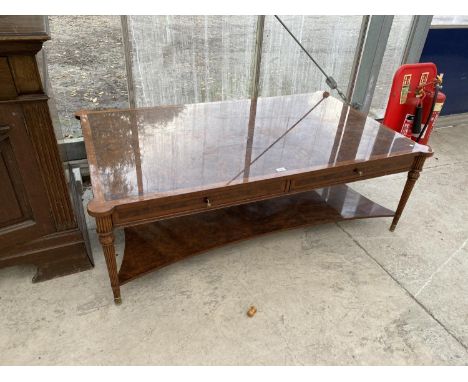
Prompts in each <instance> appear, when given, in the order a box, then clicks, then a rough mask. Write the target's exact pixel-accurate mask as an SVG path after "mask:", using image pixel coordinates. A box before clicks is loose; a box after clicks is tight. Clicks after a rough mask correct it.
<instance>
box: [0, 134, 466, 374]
mask: <svg viewBox="0 0 468 382" xmlns="http://www.w3.org/2000/svg"><path fill="white" fill-rule="evenodd" d="M432 146H433V148H434V150H435V152H436V155H435V156H434V157H433V158H431V159H430V160H429V161H428V162H426V167H425V169H424V171H423V173H422V176H421V177H420V180H419V181H418V183H417V185H416V187H415V189H414V191H413V194H412V198H411V199H410V201H409V204H408V206H407V208H406V210H405V213H404V215H403V217H402V219H401V221H400V223H399V226H398V227H397V230H396V232H394V233H391V232H389V231H388V227H389V224H390V219H388V218H381V219H373V220H362V221H349V222H344V223H340V224H329V225H324V226H319V227H313V228H307V229H297V230H293V231H289V232H283V233H279V234H272V235H269V236H265V237H262V238H258V239H254V240H250V241H247V242H243V243H240V244H235V245H229V246H227V247H225V248H222V249H218V250H214V251H211V252H209V253H207V254H204V255H200V256H198V257H194V258H192V259H188V260H185V261H182V262H179V263H177V264H175V265H172V266H170V267H167V268H165V269H162V270H160V271H158V272H155V273H152V274H149V275H147V276H145V277H142V278H140V279H138V280H136V281H134V282H132V283H129V284H128V285H125V286H124V287H123V288H122V294H123V301H124V302H123V304H122V305H121V306H115V305H114V303H113V300H112V297H111V290H110V287H109V282H108V277H107V272H106V269H105V264H104V260H103V257H102V255H101V249H100V247H99V245H97V239H96V236H95V234H94V233H93V231H92V230H91V231H90V232H91V240H92V243H93V251H94V256H95V260H96V267H95V269H93V270H91V271H87V272H83V273H79V274H75V275H71V276H67V277H62V278H58V279H55V280H51V281H48V282H44V283H40V284H32V283H31V277H32V275H33V273H34V271H33V269H31V268H24V267H23V268H20V267H13V268H9V269H3V270H0V307H1V308H0V312H1V313H0V363H1V364H4V365H6V364H15V365H25V364H34V365H38V364H39V365H43V364H51V365H57V364H66V365H69V364H77V365H81V364H98V365H103V364H129V365H142V364H157V365H167V364H179V365H186V364H189V365H198V364H205V365H213V364H218V365H219V364H222V365H240V364H242V365H251V364H258V365H263V364H274V365H277V364H279V365H296V364H299V365H304V364H312V365H316V364H337V365H355V364H366V365H367V364H371V365H375V364H377V365H387V364H390V365H394V364H398V365H414V364H418V365H422V364H424V365H426V364H428V365H434V364H435V365H441V364H443V365H452V364H464V365H466V364H468V351H467V347H468V282H467V280H468V256H467V255H468V253H467V252H468V244H467V243H468V219H467V217H468V197H467V191H466V189H467V188H468V177H467V175H468V170H467V164H468V159H467V158H468V148H467V147H468V126H466V125H465V126H456V127H451V128H446V129H440V130H437V131H436V132H435V133H434V134H433V137H432ZM405 178H406V175H404V174H398V175H395V176H389V177H386V178H381V179H375V180H370V181H366V182H361V183H355V184H354V186H353V187H354V188H355V189H357V190H359V191H361V192H362V193H364V194H365V195H367V196H369V197H371V198H373V199H375V200H376V201H378V202H380V203H382V204H383V205H385V206H387V207H390V208H395V207H396V204H397V201H398V198H399V195H400V192H401V190H402V188H403V184H404V181H405ZM118 237H119V240H118V252H119V253H122V239H123V237H122V235H121V234H120V235H119V236H118ZM119 257H121V256H119ZM252 304H253V305H256V306H257V308H258V313H257V314H256V315H255V317H254V318H248V317H247V316H246V311H247V309H248V307H249V306H250V305H252Z"/></svg>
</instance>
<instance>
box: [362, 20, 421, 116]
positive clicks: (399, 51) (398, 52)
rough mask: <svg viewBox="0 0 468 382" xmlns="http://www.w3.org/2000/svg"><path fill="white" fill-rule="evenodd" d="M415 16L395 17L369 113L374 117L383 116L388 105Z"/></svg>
mask: <svg viewBox="0 0 468 382" xmlns="http://www.w3.org/2000/svg"><path fill="white" fill-rule="evenodd" d="M412 19H413V16H401V15H397V16H395V17H394V18H393V23H392V29H391V30H390V35H389V36H388V42H387V47H386V48H385V53H384V57H383V60H382V66H381V67H380V72H379V77H378V79H377V85H376V87H375V91H374V97H373V99H372V103H371V107H370V110H369V114H370V115H371V116H372V117H374V118H383V116H384V114H385V109H386V107H387V101H388V96H389V94H390V88H391V87H392V81H393V75H394V74H395V72H396V70H397V69H398V68H399V67H400V66H401V64H402V62H401V60H402V59H403V54H404V50H405V45H406V41H407V39H408V35H409V32H410V28H411V21H412Z"/></svg>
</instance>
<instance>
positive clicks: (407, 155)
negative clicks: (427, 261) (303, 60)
mask: <svg viewBox="0 0 468 382" xmlns="http://www.w3.org/2000/svg"><path fill="white" fill-rule="evenodd" d="M77 117H78V118H80V120H81V125H82V128H83V135H84V139H85V143H86V151H87V153H88V161H89V166H90V173H91V182H92V187H93V193H94V199H93V200H92V201H91V202H90V203H89V204H88V212H89V214H90V215H92V216H94V217H95V218H96V224H97V233H98V235H99V239H100V242H101V244H102V247H103V250H104V256H105V259H106V264H107V269H108V272H109V277H110V281H111V286H112V291H113V293H114V300H115V302H116V303H120V302H121V297H120V286H121V285H122V284H125V283H126V282H128V281H130V280H132V279H134V278H136V277H138V276H141V275H142V274H145V273H147V272H150V271H152V270H155V269H158V268H161V267H163V266H166V265H168V264H171V263H174V262H176V261H178V260H181V259H183V258H185V257H187V256H191V255H194V254H197V253H201V252H204V251H207V250H208V249H211V248H214V247H218V246H222V245H224V244H226V243H231V242H234V241H239V240H244V239H247V238H250V237H252V236H256V235H261V234H265V233H268V232H273V231H278V230H284V229H288V228H295V227H301V226H307V225H314V224H321V223H327V222H336V221H341V220H347V219H360V218H371V217H393V222H392V224H391V227H390V229H391V230H393V229H394V228H395V226H396V224H397V222H398V220H399V218H400V215H401V213H402V211H403V209H404V207H405V204H406V202H407V200H408V197H409V195H410V193H411V190H412V188H413V186H414V183H415V181H416V179H417V178H418V176H419V173H420V171H421V170H422V167H423V164H424V161H425V159H426V158H427V157H429V156H431V155H432V151H431V150H430V148H429V147H427V146H422V145H419V144H417V143H415V142H413V141H411V140H410V139H407V138H405V137H404V136H402V135H400V134H398V133H396V132H394V131H393V130H391V129H389V128H387V127H385V126H383V125H381V124H379V123H378V122H376V121H375V120H373V119H371V118H369V117H367V115H365V114H362V113H360V112H358V111H356V110H354V109H352V108H350V107H348V106H344V105H343V104H342V103H341V102H340V101H338V100H337V99H335V98H333V97H329V95H328V93H321V92H317V93H313V94H301V95H291V96H281V97H271V98H259V99H258V100H240V101H223V102H212V103H202V104H192V105H180V106H162V107H152V108H141V109H125V110H105V111H81V112H79V113H77ZM398 172H408V180H407V182H406V185H405V187H404V190H403V194H402V196H401V199H400V202H399V204H398V208H397V210H396V212H393V211H391V210H389V209H387V208H385V207H382V206H380V205H379V204H376V203H374V202H372V201H371V200H369V199H367V198H365V197H364V196H362V195H360V194H359V193H357V192H356V191H353V190H352V189H351V188H350V187H348V186H347V185H346V183H350V182H353V181H357V180H362V179H369V178H375V177H380V176H384V175H388V174H394V173H398ZM115 227H124V228H125V252H124V257H123V260H122V264H121V267H120V269H119V270H118V269H117V263H116V258H115V250H114V234H113V230H114V228H115Z"/></svg>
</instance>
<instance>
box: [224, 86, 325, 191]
mask: <svg viewBox="0 0 468 382" xmlns="http://www.w3.org/2000/svg"><path fill="white" fill-rule="evenodd" d="M329 95H330V94H329V93H328V92H323V96H322V98H321V99H320V101H318V102H317V103H316V104H315V105H314V106H312V108H310V109H309V110H308V111H307V112H306V113H305V114H304V115H303V116H302V117H301V118H299V119H298V120H297V121H296V122H295V123H294V124H293V125H292V126H291V127H290V128H288V129H287V130H286V131H285V132H284V133H283V134H281V135H280V136H279V137H278V138H276V139H275V141H274V142H273V143H271V144H270V145H269V146H268V147H267V148H266V149H265V150H263V151H262V152H261V153H260V154H259V155H258V156H257V157H256V158H255V159H254V160H252V161H251V162H250V163H249V165H248V168H249V169H250V166H251V165H253V164H254V163H255V162H256V161H257V160H259V159H260V158H261V157H262V156H263V155H264V154H265V153H266V152H267V151H268V150H270V149H271V148H272V147H273V146H274V145H276V144H277V143H278V142H279V141H280V140H281V139H283V138H284V137H285V136H286V134H288V133H289V132H290V131H291V130H292V129H294V128H295V127H296V126H297V125H299V123H301V122H302V121H303V120H304V119H305V118H306V117H307V116H308V115H309V114H310V113H312V111H314V109H315V108H316V107H317V106H318V105H320V104H321V103H322V101H323V100H324V99H325V98H327V97H328V96H329ZM246 167H247V166H246ZM244 171H245V168H244V170H241V171H239V173H237V175H236V176H235V177H234V178H232V179H231V180H230V181H229V182H227V183H226V185H229V184H230V183H231V182H232V181H233V180H235V179H236V178H237V177H239V176H240V175H242V174H243V173H244Z"/></svg>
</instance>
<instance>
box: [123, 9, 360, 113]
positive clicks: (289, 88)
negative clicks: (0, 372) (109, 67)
mask: <svg viewBox="0 0 468 382" xmlns="http://www.w3.org/2000/svg"><path fill="white" fill-rule="evenodd" d="M282 19H283V21H284V22H285V23H286V24H287V25H288V27H290V29H291V31H292V32H293V33H294V34H295V35H296V36H297V37H298V38H299V40H301V41H302V42H303V43H304V46H305V47H306V49H308V50H309V51H310V53H311V54H312V55H313V56H314V57H315V58H316V60H317V61H318V62H319V63H320V65H322V67H323V68H324V69H325V71H326V72H327V73H328V74H329V75H332V76H333V77H334V78H335V79H336V80H337V81H338V84H339V86H340V88H341V89H342V90H344V91H345V90H346V88H347V86H348V82H349V77H350V73H351V67H352V63H353V59H354V53H355V50H356V45H357V40H358V36H359V30H360V27H361V22H362V16H282ZM127 25H128V34H129V36H128V51H127V54H129V55H130V62H131V70H132V76H133V86H132V85H131V86H132V88H133V93H134V101H135V105H136V106H154V105H166V104H183V103H196V102H209V101H218V100H227V99H242V98H249V96H250V89H251V82H252V73H253V66H252V65H253V61H254V53H255V38H256V25H257V16H128V17H127ZM317 90H328V86H327V85H326V84H325V78H324V76H323V75H322V73H320V71H319V70H318V69H317V68H316V67H315V66H314V64H313V63H312V62H311V61H310V60H309V58H308V57H307V56H306V55H305V54H304V53H303V52H302V51H301V50H300V48H299V47H298V46H297V44H296V43H295V42H294V41H293V39H292V38H291V36H289V35H288V33H287V32H286V31H285V30H284V29H283V28H282V26H281V25H280V24H279V23H278V21H277V20H276V19H275V18H274V17H273V16H267V17H266V20H265V30H264V35H263V49H262V58H261V67H260V91H259V93H260V96H272V95H283V94H298V93H306V92H313V91H317Z"/></svg>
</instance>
